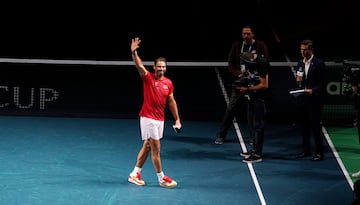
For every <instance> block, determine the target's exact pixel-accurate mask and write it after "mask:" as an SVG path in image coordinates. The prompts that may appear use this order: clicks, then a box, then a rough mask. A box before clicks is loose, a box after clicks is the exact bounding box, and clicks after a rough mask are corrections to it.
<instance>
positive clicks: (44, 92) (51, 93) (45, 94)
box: [0, 86, 59, 110]
mask: <svg viewBox="0 0 360 205" xmlns="http://www.w3.org/2000/svg"><path fill="white" fill-rule="evenodd" d="M21 90H22V89H21V88H20V87H13V92H12V94H13V95H12V96H11V93H10V89H9V86H0V108H4V107H8V106H10V105H11V103H14V105H15V106H16V107H18V108H20V109H29V108H31V107H33V106H34V101H35V88H30V93H23V92H20V91H21ZM3 91H4V92H6V93H8V95H6V94H5V95H4V94H1V92H3ZM4 96H9V101H6V100H5V102H1V101H2V100H4ZM23 96H28V97H29V98H30V99H29V100H27V102H28V103H27V104H25V103H24V102H20V99H23V98H24V97H23ZM11 97H12V98H13V100H12V101H11ZM58 98H59V92H58V91H57V90H55V89H53V88H39V109H41V110H44V109H45V103H47V102H52V101H54V100H56V99H58Z"/></svg>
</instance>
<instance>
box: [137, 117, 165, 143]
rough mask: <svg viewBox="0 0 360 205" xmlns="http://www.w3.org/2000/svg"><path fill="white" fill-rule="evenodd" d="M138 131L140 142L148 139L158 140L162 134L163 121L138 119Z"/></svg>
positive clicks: (145, 118)
mask: <svg viewBox="0 0 360 205" xmlns="http://www.w3.org/2000/svg"><path fill="white" fill-rule="evenodd" d="M140 130H141V138H142V140H146V139H150V138H151V139H156V140H159V139H161V138H162V137H163V134H164V121H159V120H154V119H150V118H147V117H140Z"/></svg>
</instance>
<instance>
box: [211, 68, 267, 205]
mask: <svg viewBox="0 0 360 205" xmlns="http://www.w3.org/2000/svg"><path fill="white" fill-rule="evenodd" d="M215 72H216V76H217V79H218V82H219V84H220V88H221V91H222V93H223V95H224V98H225V101H226V104H229V96H228V94H227V92H226V89H225V86H224V83H223V81H222V79H221V76H220V72H219V69H218V68H215ZM233 123H234V127H235V131H236V134H237V136H238V139H239V143H240V146H241V150H242V151H243V152H247V149H246V145H245V142H244V138H243V136H242V134H241V131H240V127H239V124H238V123H237V122H236V121H235V120H234V121H233ZM239 154H240V153H239ZM246 164H247V165H248V168H249V171H250V174H251V178H252V180H253V181H254V185H255V188H256V191H257V194H258V196H259V199H260V201H261V204H262V205H266V202H265V198H264V195H263V193H262V190H261V187H260V184H259V181H258V179H257V177H256V173H255V169H254V167H253V165H252V163H246Z"/></svg>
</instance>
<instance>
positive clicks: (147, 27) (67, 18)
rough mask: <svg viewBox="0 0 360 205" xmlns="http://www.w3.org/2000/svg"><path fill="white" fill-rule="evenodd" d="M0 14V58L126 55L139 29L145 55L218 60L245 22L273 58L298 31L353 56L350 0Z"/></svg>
mask: <svg viewBox="0 0 360 205" xmlns="http://www.w3.org/2000/svg"><path fill="white" fill-rule="evenodd" d="M0 18H1V25H2V27H1V32H0V44H1V46H0V56H3V57H37V58H65V59H68V58H71V59H83V58H86V59H98V60H100V59H106V60H128V59H129V58H130V56H129V41H130V38H131V37H133V36H140V37H141V38H142V39H143V44H142V46H143V48H142V51H143V54H144V57H145V58H146V59H149V60H152V59H153V58H155V57H156V56H159V55H164V56H167V57H168V58H169V60H170V61H183V60H184V61H185V60H186V61H225V60H226V58H227V54H228V50H229V48H230V46H231V43H232V42H233V41H234V40H237V39H239V38H240V32H241V27H242V26H244V25H247V24H251V25H253V26H254V27H255V29H256V37H257V38H258V39H262V40H265V41H266V42H267V44H268V45H269V47H270V54H271V58H272V60H273V61H284V60H285V59H284V55H283V54H284V53H286V54H287V55H289V57H290V58H291V59H297V58H298V57H299V52H298V50H299V49H298V47H299V42H300V40H302V39H303V38H313V39H314V40H315V42H316V47H317V51H316V52H317V54H318V55H320V56H321V57H323V58H325V59H328V60H334V59H340V60H341V59H343V58H359V52H357V49H358V48H359V46H360V40H359V37H358V36H359V34H360V31H358V30H359V29H358V28H359V25H360V22H359V19H360V14H359V12H358V7H357V6H356V5H355V1H350V0H344V1H341V2H329V1H317V2H314V1H310V0H303V1H291V3H290V2H289V3H284V2H282V1H262V0H256V1H246V2H236V1H235V2H232V1H229V2H227V1H218V2H213V3H210V2H206V3H204V2H201V3H200V2H196V1H177V2H176V1H175V2H171V3H170V2H156V1H155V2H154V1H151V3H149V2H145V3H143V2H141V3H140V2H134V1H121V2H119V1H105V2H100V1H99V2H93V3H91V2H76V1H71V2H70V1H69V2H67V1H62V2H61V3H54V2H49V3H43V2H42V3H36V2H25V3H22V4H16V3H13V4H12V3H7V4H5V5H3V6H2V12H1V14H0Z"/></svg>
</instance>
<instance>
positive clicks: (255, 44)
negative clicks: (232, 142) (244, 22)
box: [215, 26, 269, 145]
mask: <svg viewBox="0 0 360 205" xmlns="http://www.w3.org/2000/svg"><path fill="white" fill-rule="evenodd" d="M241 36H242V40H239V41H235V42H234V43H233V44H232V46H231V49H230V52H229V56H228V70H229V72H230V74H231V76H232V78H233V80H234V86H232V91H231V96H230V100H229V103H228V105H227V108H226V110H225V113H224V116H223V120H222V122H221V125H220V128H219V131H218V133H217V138H216V140H215V144H218V145H221V144H223V143H224V142H225V137H226V135H227V132H228V130H229V128H230V126H231V125H232V123H233V119H234V117H235V116H236V115H237V114H238V112H239V111H240V108H241V106H242V105H244V100H245V98H244V96H245V92H241V90H239V89H237V88H236V83H239V82H241V81H242V80H243V77H244V75H245V76H246V75H247V72H246V67H245V62H244V61H243V60H241V59H240V56H241V54H242V53H244V52H250V53H251V52H253V51H255V53H257V55H263V56H264V57H265V58H268V57H269V54H268V49H267V46H266V44H265V43H264V42H263V41H260V40H255V38H254V36H255V34H254V30H253V28H252V27H251V26H245V27H243V28H242V34H241Z"/></svg>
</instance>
